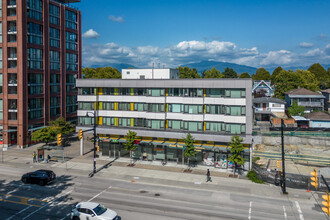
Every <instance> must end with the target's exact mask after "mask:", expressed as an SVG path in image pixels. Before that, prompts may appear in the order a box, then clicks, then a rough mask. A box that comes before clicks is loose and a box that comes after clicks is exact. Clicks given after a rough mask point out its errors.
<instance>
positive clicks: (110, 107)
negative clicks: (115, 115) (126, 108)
mask: <svg viewBox="0 0 330 220" xmlns="http://www.w3.org/2000/svg"><path fill="white" fill-rule="evenodd" d="M102 107H103V110H115V103H113V102H103V103H102Z"/></svg>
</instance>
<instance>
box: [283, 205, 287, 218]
mask: <svg viewBox="0 0 330 220" xmlns="http://www.w3.org/2000/svg"><path fill="white" fill-rule="evenodd" d="M283 212H284V219H285V220H288V216H287V214H286V210H285V206H283Z"/></svg>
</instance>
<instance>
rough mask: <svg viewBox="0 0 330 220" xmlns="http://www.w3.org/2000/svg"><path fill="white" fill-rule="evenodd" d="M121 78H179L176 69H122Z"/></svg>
mask: <svg viewBox="0 0 330 220" xmlns="http://www.w3.org/2000/svg"><path fill="white" fill-rule="evenodd" d="M121 75H122V77H121V78H122V79H179V70H178V69H154V68H153V69H122V70H121Z"/></svg>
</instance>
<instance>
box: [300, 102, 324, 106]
mask: <svg viewBox="0 0 330 220" xmlns="http://www.w3.org/2000/svg"><path fill="white" fill-rule="evenodd" d="M298 105H301V106H319V107H322V106H323V103H322V102H298Z"/></svg>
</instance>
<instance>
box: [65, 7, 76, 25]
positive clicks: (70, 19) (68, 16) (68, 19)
mask: <svg viewBox="0 0 330 220" xmlns="http://www.w3.org/2000/svg"><path fill="white" fill-rule="evenodd" d="M65 27H66V28H70V29H73V30H77V14H76V12H74V11H70V10H65Z"/></svg>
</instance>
